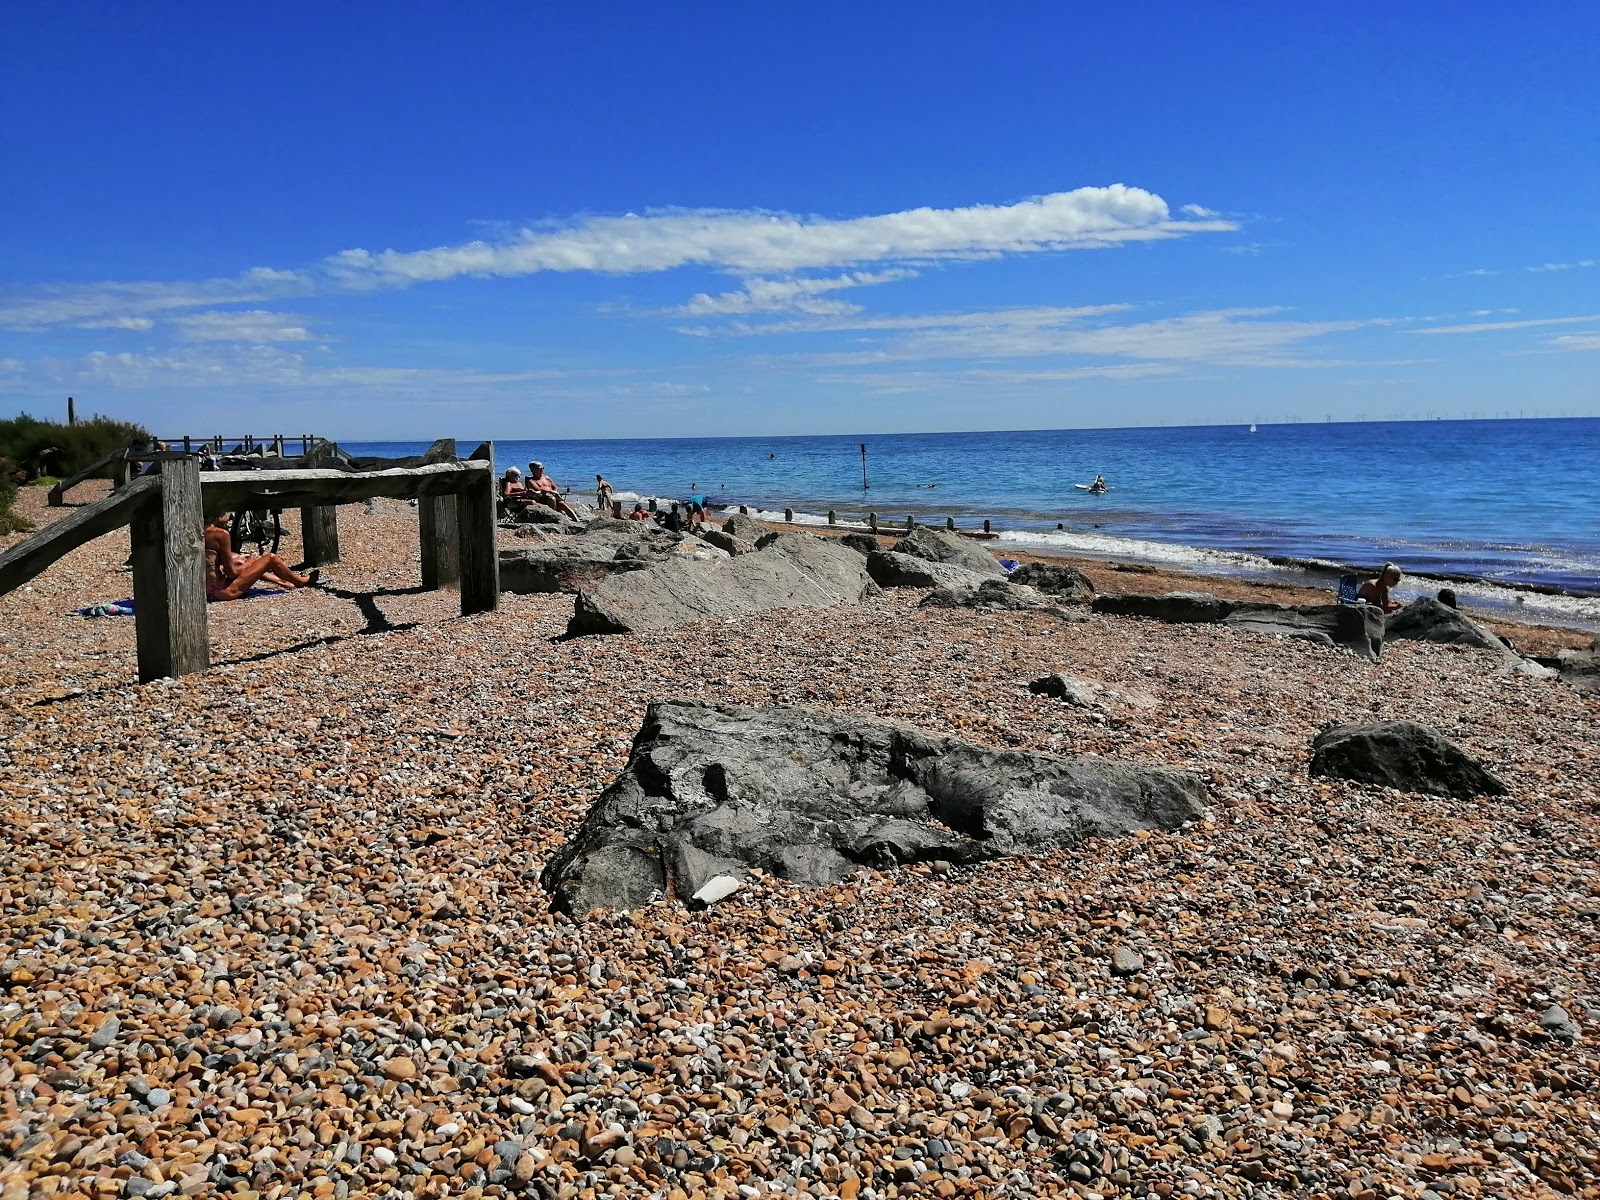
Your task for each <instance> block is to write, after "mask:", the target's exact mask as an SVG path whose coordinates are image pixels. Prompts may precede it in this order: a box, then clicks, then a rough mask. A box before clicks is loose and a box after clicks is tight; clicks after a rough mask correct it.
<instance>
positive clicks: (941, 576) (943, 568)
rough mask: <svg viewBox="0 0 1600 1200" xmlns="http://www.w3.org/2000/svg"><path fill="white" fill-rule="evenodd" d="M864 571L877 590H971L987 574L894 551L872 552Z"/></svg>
mask: <svg viewBox="0 0 1600 1200" xmlns="http://www.w3.org/2000/svg"><path fill="white" fill-rule="evenodd" d="M867 572H868V573H869V574H870V575H871V576H872V580H873V582H874V583H876V584H877V585H878V586H879V587H886V588H892V587H931V588H940V587H942V588H951V589H955V590H960V589H962V588H968V589H970V588H975V587H977V585H978V584H979V583H980V582H982V581H983V580H984V579H991V578H994V577H993V576H991V575H983V574H979V573H978V572H977V571H969V570H967V569H966V568H965V567H960V566H957V565H955V564H954V563H942V562H933V561H931V560H929V559H926V558H917V557H916V556H915V555H911V554H901V553H900V552H899V551H897V550H874V551H873V552H872V553H871V554H869V555H867Z"/></svg>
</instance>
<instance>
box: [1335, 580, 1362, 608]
mask: <svg viewBox="0 0 1600 1200" xmlns="http://www.w3.org/2000/svg"><path fill="white" fill-rule="evenodd" d="M1360 591H1361V576H1359V575H1341V576H1339V603H1340V604H1360V603H1361V602H1362V601H1361V596H1360V594H1359V593H1360Z"/></svg>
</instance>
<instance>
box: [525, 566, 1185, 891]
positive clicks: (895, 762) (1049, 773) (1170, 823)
mask: <svg viewBox="0 0 1600 1200" xmlns="http://www.w3.org/2000/svg"><path fill="white" fill-rule="evenodd" d="M736 561H742V560H736ZM1208 800H1209V797H1208V795H1207V793H1206V789H1205V786H1204V785H1203V784H1202V783H1201V782H1200V780H1199V779H1197V778H1195V777H1194V776H1193V775H1188V774H1185V773H1182V772H1177V771H1168V770H1164V769H1161V768H1155V767H1144V766H1139V765H1134V764H1129V763H1121V762H1114V761H1111V760H1107V759H1097V758H1059V757H1055V756H1053V755H1046V754H1030V753H1026V752H1023V751H1019V750H997V749H991V748H988V747H984V746H978V745H974V744H973V743H971V742H963V741H958V740H956V739H955V738H949V737H941V736H939V735H937V734H934V733H929V732H926V731H924V730H920V729H915V728H912V727H910V726H905V725H898V724H894V723H892V722H889V721H881V720H877V719H875V718H871V717H851V716H840V715H837V714H834V713H825V712H817V711H811V710H807V709H755V708H744V707H739V706H733V705H717V704H709V703H703V702H691V701H657V702H656V703H654V704H652V705H650V708H649V710H648V712H647V713H646V715H645V720H644V724H643V726H642V727H641V728H640V730H639V733H638V736H637V737H636V738H635V739H634V743H633V752H632V754H631V755H630V756H629V759H628V765H627V767H626V768H625V769H624V771H623V773H622V774H621V775H620V776H619V777H618V778H617V779H616V781H615V782H613V783H612V784H611V786H610V787H608V788H607V789H606V790H605V791H604V792H603V793H602V794H601V795H600V797H599V798H598V799H597V800H596V801H595V803H594V805H593V806H592V807H591V808H590V809H589V812H588V814H587V816H585V818H584V821H583V824H582V826H581V827H580V828H579V830H578V832H577V834H576V835H575V836H574V837H573V838H572V840H571V841H569V842H568V843H567V844H566V845H565V846H563V847H562V848H561V849H560V850H559V851H558V852H557V853H556V855H555V857H554V858H553V859H552V860H551V862H550V864H549V865H548V866H547V867H546V868H545V870H544V873H543V875H542V876H541V882H542V883H543V884H544V886H545V888H546V889H547V890H549V891H550V892H551V893H552V894H553V896H554V900H555V904H556V906H557V907H558V908H560V909H562V910H563V911H566V912H570V913H574V914H579V915H581V914H583V913H587V912H588V911H590V910H591V909H595V908H634V907H637V906H639V905H641V904H644V903H646V902H648V901H649V900H650V899H651V898H652V897H653V896H655V895H657V894H658V893H667V892H673V893H676V894H677V895H678V896H679V897H680V898H683V899H685V900H687V899H688V898H689V897H691V896H693V894H694V892H695V891H697V890H699V888H700V887H701V886H703V884H704V883H706V882H707V881H708V880H709V879H711V878H714V877H716V876H718V875H724V874H729V873H732V872H738V871H740V870H742V869H743V868H744V867H759V868H761V869H762V870H764V871H766V872H768V873H770V874H773V875H777V876H780V877H781V878H784V879H789V880H793V881H795V882H799V883H807V884H828V883H834V882H837V881H838V880H840V879H842V878H844V877H845V876H846V875H848V874H849V873H850V872H852V871H854V870H856V869H857V868H859V867H886V866H891V865H894V864H896V863H904V862H914V861H923V860H929V859H945V860H948V861H951V862H975V861H980V860H984V859H990V858H997V857H1002V856H1005V855H1010V854H1022V853H1032V852H1041V851H1048V850H1055V849H1059V848H1062V847H1067V846H1073V845H1076V844H1077V843H1078V842H1081V841H1083V840H1084V839H1085V838H1089V837H1098V836H1109V835H1113V834H1120V833H1128V832H1131V831H1133V830H1136V829H1150V828H1163V829H1173V828H1177V827H1178V826H1180V825H1182V824H1183V823H1184V822H1186V821H1191V820H1193V819H1195V818H1196V817H1199V816H1201V815H1202V814H1203V813H1204V811H1205V805H1206V804H1207V802H1208Z"/></svg>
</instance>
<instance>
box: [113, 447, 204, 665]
mask: <svg viewBox="0 0 1600 1200" xmlns="http://www.w3.org/2000/svg"><path fill="white" fill-rule="evenodd" d="M160 479H161V488H160V499H159V502H157V503H152V504H146V505H143V506H142V507H141V508H139V509H138V511H136V512H135V513H134V516H133V520H132V522H131V523H130V524H131V528H132V537H133V594H134V597H135V604H134V609H133V635H134V643H135V645H136V647H137V650H138V655H139V682H140V683H149V682H150V681H151V680H152V679H161V678H164V677H166V676H168V675H190V674H193V673H194V672H196V671H204V670H205V669H206V668H207V667H209V666H210V665H211V635H210V633H209V631H208V630H207V628H206V553H205V551H206V546H205V524H206V522H205V506H204V504H203V503H202V501H201V488H200V463H199V462H198V461H197V460H196V459H193V458H188V457H185V456H183V455H174V456H172V457H169V458H166V459H164V460H163V461H162V463H161V475H160Z"/></svg>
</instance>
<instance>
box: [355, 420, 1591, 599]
mask: <svg viewBox="0 0 1600 1200" xmlns="http://www.w3.org/2000/svg"><path fill="white" fill-rule="evenodd" d="M459 440H460V444H461V446H462V449H463V450H466V449H468V448H469V447H471V446H472V445H474V444H476V441H477V439H476V438H468V437H463V438H461V439H459ZM865 440H866V443H867V473H868V480H869V482H870V485H871V486H870V489H869V490H863V489H862V484H861V453H860V449H859V447H860V444H861V441H862V438H861V437H858V436H841V437H783V438H684V439H652V440H617V441H501V442H498V443H497V444H496V446H495V452H496V457H497V460H498V462H497V467H498V468H499V469H502V470H503V469H504V468H505V467H506V466H510V465H517V466H520V467H522V468H523V469H524V470H526V467H527V463H528V462H529V460H530V459H534V458H537V459H539V460H541V461H543V463H544V464H545V469H546V470H547V471H548V472H549V473H550V474H551V475H553V476H554V477H555V479H556V480H557V481H558V482H559V483H560V484H562V485H563V486H570V487H571V488H572V489H573V490H574V491H575V492H580V493H581V492H591V493H592V491H593V487H594V475H595V473H596V472H600V473H602V474H604V475H605V476H606V478H607V479H609V480H610V481H611V482H612V483H613V484H614V485H615V486H616V487H617V489H618V491H619V494H622V495H627V494H630V493H639V494H642V495H654V496H661V497H684V496H687V495H689V494H690V493H691V492H696V491H698V492H704V493H706V494H707V495H708V496H709V497H710V499H711V500H712V502H713V503H716V502H719V501H720V502H724V503H727V504H747V505H750V506H752V507H753V508H761V509H767V510H773V509H780V510H781V509H782V508H784V507H792V508H794V509H795V510H797V511H798V512H808V513H823V512H826V510H828V509H830V508H832V509H835V510H837V511H838V513H839V515H840V517H841V519H845V518H846V517H849V518H860V517H864V515H865V514H866V513H867V512H868V511H875V512H877V513H878V514H879V517H880V519H881V520H883V521H885V522H890V521H892V522H895V523H903V522H904V519H905V517H906V516H907V515H915V516H916V517H917V518H918V520H919V521H929V520H939V521H942V520H943V518H944V517H946V516H953V517H955V518H956V519H957V521H958V522H959V523H962V524H964V525H967V526H969V527H970V526H971V525H973V524H975V523H976V522H977V521H979V520H982V519H983V518H988V519H990V520H991V521H992V522H993V524H994V527H995V528H996V529H1002V530H1006V531H1008V532H1007V533H1006V535H1005V540H1006V541H1009V542H1015V543H1017V544H1018V545H1019V547H1020V546H1022V545H1024V544H1036V543H1037V544H1048V545H1055V546H1058V547H1060V548H1062V549H1063V550H1068V551H1078V552H1089V553H1094V552H1103V553H1119V552H1120V553H1128V552H1130V551H1132V552H1134V553H1137V552H1138V548H1139V547H1145V548H1147V549H1149V548H1153V549H1154V551H1155V553H1154V556H1155V557H1160V558H1167V559H1170V560H1172V561H1182V560H1183V559H1184V558H1185V556H1186V555H1188V554H1191V553H1192V552H1200V554H1201V555H1202V556H1204V555H1206V554H1209V555H1212V556H1215V555H1216V554H1217V553H1219V552H1220V553H1222V554H1224V555H1228V554H1237V555H1248V556H1262V557H1266V556H1273V555H1277V556H1288V557H1294V558H1305V559H1323V560H1330V561H1333V562H1340V563H1357V564H1368V563H1377V562H1382V561H1384V560H1388V559H1392V560H1394V561H1396V562H1398V563H1400V564H1401V565H1402V566H1403V567H1404V568H1406V569H1407V570H1408V571H1412V572H1422V573H1429V574H1439V573H1460V574H1466V575H1472V576H1476V577H1480V578H1483V579H1486V580H1490V581H1496V582H1511V583H1521V584H1540V585H1546V586H1556V587H1562V588H1567V589H1572V590H1577V591H1595V590H1600V419H1597V418H1570V419H1562V420H1540V421H1427V422H1393V423H1382V424H1378V423H1373V424H1305V425H1262V426H1260V427H1259V429H1258V432H1256V433H1253V434H1252V433H1250V432H1249V430H1248V429H1246V428H1244V427H1243V426H1238V425H1232V426H1214V427H1207V428H1175V429H1094V430H1051V431H1029V432H1016V433H960V434H896V435H878V436H868V437H867V438H866V439H865ZM341 445H342V446H343V448H344V449H345V450H347V451H349V452H350V453H353V454H378V455H400V454H411V453H419V452H420V451H421V450H422V449H425V446H424V445H422V444H420V443H400V442H363V443H356V442H346V443H341ZM1097 472H1098V473H1099V474H1102V475H1104V476H1105V478H1106V480H1107V482H1108V483H1109V484H1110V485H1111V487H1112V491H1111V492H1109V493H1108V494H1106V495H1101V496H1092V495H1088V494H1086V493H1084V492H1080V491H1077V490H1075V489H1074V487H1073V484H1074V483H1087V482H1088V481H1089V480H1091V479H1093V478H1094V476H1095V474H1096V473H1097ZM930 485H932V486H930ZM1058 522H1059V523H1064V524H1065V525H1066V526H1067V528H1066V530H1065V531H1063V532H1057V531H1056V525H1057V523H1058ZM1149 556H1150V555H1146V557H1149Z"/></svg>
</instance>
